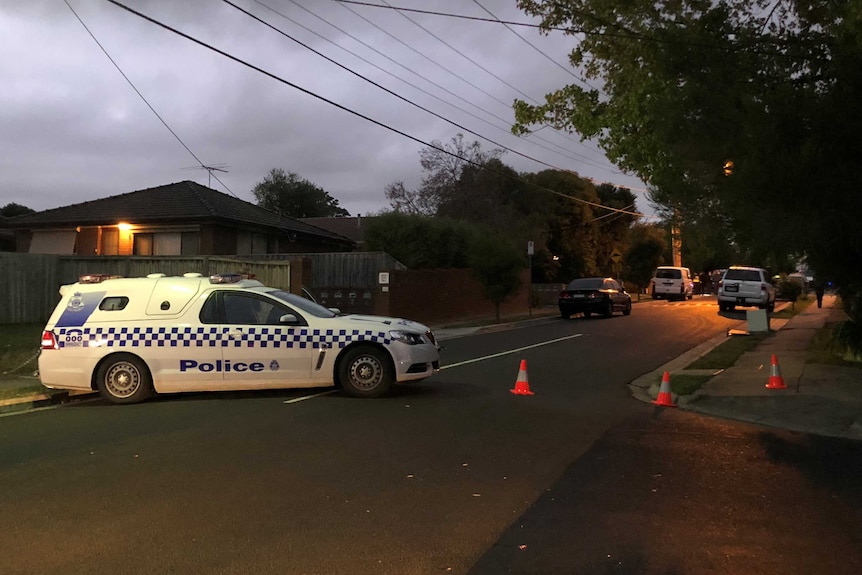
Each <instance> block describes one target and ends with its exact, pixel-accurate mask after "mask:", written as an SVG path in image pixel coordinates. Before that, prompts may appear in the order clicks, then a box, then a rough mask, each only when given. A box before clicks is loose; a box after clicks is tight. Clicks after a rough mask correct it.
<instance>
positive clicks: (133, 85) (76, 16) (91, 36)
mask: <svg viewBox="0 0 862 575" xmlns="http://www.w3.org/2000/svg"><path fill="white" fill-rule="evenodd" d="M63 2H65V4H66V6H68V7H69V10H71V11H72V14H74V15H75V18H77V20H78V22H80V23H81V26H83V28H84V30H86V31H87V34H89V35H90V38H92V39H93V42H95V43H96V45H97V46H98V47H99V49H101V50H102V53H104V54H105V56H106V57H107V58H108V60H110V61H111V64H113V65H114V68H116V69H117V71H118V72H119V73H120V75H121V76H122V77H123V78H124V79H125V80H126V82H127V83H128V84H129V86H131V87H132V90H134V91H135V93H136V94H137V95H138V97H140V98H141V100H142V101H143V102H144V104H146V105H147V107H148V108H149V109H150V111H151V112H152V113H153V114H155V116H156V118H158V119H159V121H160V122H161V123H162V125H163V126H164V127H165V128H167V129H168V132H170V133H171V135H172V136H173V137H174V138H175V139H176V140H177V142H179V143H180V145H181V146H182V147H183V148H185V149H186V151H187V152H188V153H189V154H190V155H191V157H193V158H194V159H195V161H196V162H197V163H199V164H200V166H201V168H205V167H206V166H205V165H204V163H203V162H202V161H201V160H200V158H198V157H197V155H195V153H194V152H192V150H191V148H189V147H188V146H187V145H186V144H185V142H183V140H182V139H181V138H180V137H179V136H178V135H177V133H176V132H174V130H173V129H172V128H171V127H170V126H169V125H168V123H167V122H166V121H165V119H164V118H162V117H161V115H159V113H158V112H156V109H155V108H153V107H152V106H151V105H150V103H149V102H148V101H147V99H146V98H145V97H144V95H143V94H141V91H140V90H138V88H137V87H136V86H135V84H134V83H133V82H132V81H131V80H130V79H129V77H128V76H127V75H126V73H125V72H123V69H122V68H120V65H119V64H117V62H116V61H115V60H114V59H113V58H111V55H110V54H109V53H108V51H107V50H106V49H105V47H104V46H102V43H101V42H99V40H98V39H97V38H96V35H95V34H93V32H92V31H91V30H90V28H88V27H87V25H86V24H84V21H83V20H82V19H81V17H80V16H79V15H78V13H77V12H75V9H74V8H72V5H71V4H69V1H68V0H63ZM210 175H212V172H210ZM216 180H217V181H218V182H219V183H220V184H221V185H222V186H224V188H225V189H226V190H227V191H228V192H230V194H231V195H232V196H234V197H235V198H237V199H240V198H239V196H237V195H236V194H234V193H233V192H232V191H231V190H230V188H228V187H227V186H225V185H224V183H223V182H222V181H221V180H219V179H218V178H217V177H216Z"/></svg>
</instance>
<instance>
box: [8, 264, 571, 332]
mask: <svg viewBox="0 0 862 575" xmlns="http://www.w3.org/2000/svg"><path fill="white" fill-rule="evenodd" d="M255 258H256V259H255V260H254V261H252V260H249V259H243V258H233V257H230V258H228V257H215V256H198V257H185V256H165V257H140V256H132V257H129V256H99V257H80V256H65V255H38V254H19V253H9V252H0V324H22V323H44V322H46V321H47V320H48V317H49V316H50V315H51V312H52V311H53V309H54V307H55V306H56V304H57V301H58V300H59V297H60V296H59V288H60V286H61V285H64V284H70V283H74V282H75V281H77V280H78V277H80V276H81V275H84V274H97V273H98V274H111V275H120V276H124V277H142V276H146V275H147V274H151V273H164V274H165V275H168V276H179V275H182V274H184V273H187V272H197V273H201V274H203V275H205V276H206V275H211V274H216V273H236V272H242V273H249V274H254V276H255V277H256V278H257V279H258V280H260V281H261V282H262V283H263V284H265V285H268V286H273V287H279V288H282V289H285V290H288V291H293V292H295V293H299V290H300V288H301V287H305V288H307V289H308V290H309V291H310V292H311V294H312V295H313V296H314V297H315V298H317V300H318V301H319V302H320V303H321V304H323V305H325V306H327V307H337V308H339V309H340V310H341V311H342V312H344V313H371V314H381V315H391V314H393V313H394V314H397V315H401V316H403V317H407V318H410V319H416V320H420V321H424V322H426V323H428V324H432V325H440V323H441V322H452V321H459V320H465V321H467V320H470V319H472V318H480V317H482V318H484V317H489V316H493V313H494V308H493V305H492V304H491V303H490V302H489V301H487V300H486V299H485V298H484V297H483V296H482V293H481V292H482V290H481V286H480V285H479V283H478V282H477V281H476V280H475V278H473V277H472V274H471V272H470V270H466V269H461V270H407V269H406V267H405V266H403V265H402V264H400V263H399V262H398V261H397V260H395V259H394V258H392V257H391V256H389V255H388V254H384V253H358V254H353V253H339V254H285V255H279V256H266V257H265V258H258V256H255ZM381 272H389V274H391V281H392V284H391V285H383V284H381V283H380V279H381V278H380V273H381ZM522 280H523V284H522V288H521V290H519V293H518V294H516V295H515V296H513V297H512V298H511V299H510V300H508V301H507V302H506V303H505V305H504V306H503V312H504V313H505V314H507V315H513V314H518V313H525V312H527V311H528V310H529V307H530V304H531V302H532V306H533V307H543V306H549V305H553V306H556V302H557V299H556V297H557V293H558V292H559V289H560V286H559V285H557V284H546V285H541V286H539V285H534V286H532V288H533V289H532V296H528V293H529V290H528V284H527V282H528V281H529V273H528V271H527V270H524V273H523V276H522ZM530 297H532V300H530V299H529V298H530Z"/></svg>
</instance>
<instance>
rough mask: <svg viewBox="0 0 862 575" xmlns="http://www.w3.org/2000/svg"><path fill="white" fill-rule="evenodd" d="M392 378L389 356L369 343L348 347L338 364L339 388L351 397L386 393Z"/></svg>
mask: <svg viewBox="0 0 862 575" xmlns="http://www.w3.org/2000/svg"><path fill="white" fill-rule="evenodd" d="M394 379H395V377H394V368H393V367H392V362H391V361H390V359H389V356H388V355H386V353H385V352H383V351H381V350H379V349H377V348H376V347H373V346H370V345H360V346H357V347H353V348H350V349H348V350H347V351H346V352H345V353H344V357H343V358H342V359H341V361H340V362H339V364H338V380H339V382H340V383H341V389H342V390H343V391H344V392H345V393H346V394H348V395H351V396H353V397H381V396H383V395H386V394H387V393H389V389H390V388H391V387H392V382H393V381H394Z"/></svg>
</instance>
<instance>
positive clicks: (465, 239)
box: [365, 212, 476, 269]
mask: <svg viewBox="0 0 862 575" xmlns="http://www.w3.org/2000/svg"><path fill="white" fill-rule="evenodd" d="M475 235H476V230H475V228H474V227H473V226H471V225H469V224H466V223H464V222H458V221H455V220H451V219H447V218H429V217H426V216H419V215H415V214H405V213H401V212H390V213H388V214H382V215H380V216H377V217H376V218H374V219H373V220H370V221H369V223H368V227H367V229H366V231H365V243H366V245H367V247H368V249H369V250H371V251H383V252H386V253H388V254H389V255H391V256H392V257H394V258H395V259H396V260H398V261H399V262H401V263H403V264H404V265H406V266H407V267H409V268H416V269H434V268H466V267H468V266H469V252H470V245H471V243H472V241H473V238H474V236H475Z"/></svg>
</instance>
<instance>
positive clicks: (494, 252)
mask: <svg viewBox="0 0 862 575" xmlns="http://www.w3.org/2000/svg"><path fill="white" fill-rule="evenodd" d="M525 267H526V265H525V262H524V256H523V255H522V254H521V252H520V251H518V250H517V249H516V248H515V247H514V246H512V245H510V244H509V243H507V242H506V241H505V239H504V238H500V237H495V236H494V235H493V234H491V233H485V234H481V235H480V236H478V238H477V239H476V241H475V242H474V243H473V246H472V248H471V251H470V269H471V270H472V272H473V274H474V275H475V276H476V278H477V279H478V280H479V283H481V284H482V294H483V295H484V296H485V297H486V298H487V299H488V300H489V301H491V302H492V303H493V304H494V316H495V318H496V320H497V321H498V322H499V321H500V305H501V304H502V303H503V302H504V301H505V300H506V299H507V298H509V297H511V296H512V295H514V294H515V293H516V292H517V291H518V288H519V287H521V270H523V269H524V268H525Z"/></svg>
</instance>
